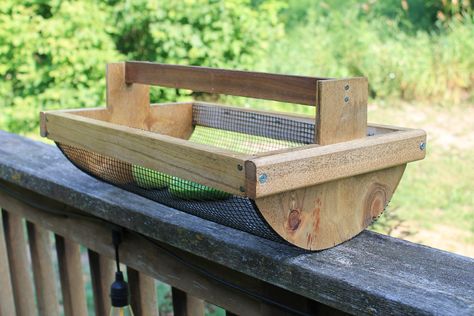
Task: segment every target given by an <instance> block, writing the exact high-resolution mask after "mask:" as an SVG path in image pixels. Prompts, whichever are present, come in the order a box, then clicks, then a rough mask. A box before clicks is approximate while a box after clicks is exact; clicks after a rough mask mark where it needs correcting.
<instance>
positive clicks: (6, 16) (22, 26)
mask: <svg viewBox="0 0 474 316" xmlns="http://www.w3.org/2000/svg"><path fill="white" fill-rule="evenodd" d="M0 25H1V27H0V76H1V77H2V78H4V80H1V81H0V95H1V96H2V98H1V100H0V102H1V103H0V108H1V112H2V113H1V114H2V115H1V116H0V129H6V130H10V131H14V132H20V133H26V132H31V131H32V130H33V129H36V128H37V127H38V112H39V111H40V110H43V109H50V108H61V107H69V108H74V107H83V106H97V105H98V104H101V103H104V95H105V94H104V89H105V81H104V80H103V78H104V69H105V66H104V65H105V63H106V62H107V61H111V60H120V59H123V57H122V56H121V55H120V54H119V53H117V51H116V50H115V45H114V42H113V41H112V39H111V38H110V37H109V36H108V35H107V33H106V30H107V29H108V28H109V25H110V24H109V21H108V16H107V13H106V12H105V11H104V6H102V5H100V4H98V3H96V2H94V1H79V2H61V1H49V2H47V1H23V3H20V4H19V3H18V1H15V0H4V1H3V2H2V5H1V6H0Z"/></svg>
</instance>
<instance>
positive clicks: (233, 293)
mask: <svg viewBox="0 0 474 316" xmlns="http://www.w3.org/2000/svg"><path fill="white" fill-rule="evenodd" d="M42 202H43V205H45V201H42ZM0 203H1V204H2V205H4V206H5V207H10V208H12V209H13V208H14V209H15V212H16V214H19V215H21V216H22V217H24V218H26V219H28V221H31V222H33V223H35V224H37V225H41V226H44V227H45V228H47V229H48V230H51V231H52V232H54V233H57V234H61V235H64V236H66V237H67V238H68V239H70V240H73V241H75V242H78V243H81V244H83V245H84V246H85V247H87V248H89V249H92V250H94V251H96V252H99V253H101V254H103V255H105V256H113V254H114V249H113V247H112V245H111V243H110V229H109V228H108V227H106V226H104V225H103V223H101V222H100V223H97V222H93V221H92V222H91V221H88V220H85V219H84V218H81V219H80V218H77V219H74V218H68V219H67V220H65V219H64V218H62V217H59V216H56V215H51V214H49V213H46V212H44V211H41V210H39V209H36V208H33V207H31V206H28V205H26V204H24V203H22V202H19V201H18V200H15V199H14V198H12V197H10V196H9V195H6V194H4V193H3V192H2V191H0ZM48 207H51V208H57V209H60V207H59V206H58V205H56V204H55V203H54V204H52V205H48ZM173 252H174V253H175V254H176V255H177V256H179V257H180V258H182V260H184V261H185V262H191V263H194V264H200V265H202V264H204V263H201V261H203V260H204V259H202V258H198V257H196V256H193V255H190V254H188V253H185V252H182V251H179V250H176V249H174V250H173ZM120 257H121V258H120V259H121V261H122V262H123V263H124V264H126V265H127V266H129V267H132V268H133V269H136V270H139V271H142V272H143V273H146V274H147V275H150V276H152V277H153V278H156V279H160V280H162V281H163V282H166V283H168V284H170V285H171V286H174V287H176V288H179V289H186V292H187V294H188V295H190V296H194V297H197V298H199V299H203V300H206V301H209V302H212V303H213V304H215V305H217V306H221V307H222V308H225V309H227V310H230V311H232V312H236V313H238V314H240V315H248V316H252V315H255V316H257V315H260V310H261V308H262V307H261V302H260V300H258V299H255V298H253V297H250V296H247V295H245V294H244V293H242V292H240V291H237V290H234V289H232V288H229V287H227V286H225V285H222V284H220V283H218V282H215V281H213V280H211V279H207V278H206V277H204V276H203V275H202V274H201V273H199V272H197V271H195V270H193V269H190V268H189V267H188V266H186V265H185V264H183V262H182V261H181V260H176V259H175V257H174V256H171V255H170V254H169V253H167V252H165V251H163V250H162V249H159V248H157V247H156V246H155V245H154V244H153V243H151V242H150V241H149V240H148V239H145V238H143V237H142V236H140V235H137V234H133V233H132V232H128V233H127V235H126V238H125V239H124V241H123V243H122V245H121V246H120ZM206 264H209V263H206ZM206 269H209V271H213V273H216V275H218V276H219V277H220V278H223V279H227V280H229V281H231V282H234V283H238V284H240V285H241V286H243V287H247V288H252V289H254V290H255V291H258V284H259V281H257V280H255V279H253V278H251V277H249V276H246V275H243V274H236V275H234V274H233V272H232V270H230V269H226V268H222V267H220V266H219V265H217V264H212V266H207V267H206ZM221 270H222V271H221ZM286 293H287V295H288V297H289V298H291V293H288V292H286ZM294 307H295V308H298V307H297V306H294ZM2 316H3V315H2Z"/></svg>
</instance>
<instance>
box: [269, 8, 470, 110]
mask: <svg viewBox="0 0 474 316" xmlns="http://www.w3.org/2000/svg"><path fill="white" fill-rule="evenodd" d="M384 3H385V2H384ZM365 10H366V9H364V7H363V6H359V5H354V6H352V7H348V8H346V9H344V10H332V9H331V10H328V11H325V12H312V13H311V12H309V13H306V14H307V17H306V19H307V22H306V23H305V24H301V25H299V26H296V27H294V28H293V29H292V30H289V32H290V33H289V36H287V40H286V41H281V42H279V43H276V45H275V46H274V47H273V48H272V50H273V51H274V52H275V56H274V59H275V60H290V61H291V62H286V63H275V62H274V61H270V63H269V64H267V66H266V68H268V69H269V70H272V71H278V72H284V73H304V74H310V75H320V76H333V77H343V76H366V77H368V78H369V83H370V89H371V96H372V97H373V98H402V99H405V100H437V101H438V102H443V101H444V102H461V101H465V100H469V98H470V97H472V96H471V93H472V90H473V88H474V55H473V54H472V51H473V49H474V40H473V39H474V19H473V17H472V16H471V15H469V14H464V15H463V16H462V17H459V18H455V19H454V18H453V19H451V20H447V21H445V22H444V23H439V24H438V25H434V26H433V27H432V30H431V31H430V32H427V31H424V30H422V29H418V30H417V31H416V32H414V31H413V28H410V29H409V30H407V31H404V29H403V28H402V27H401V26H400V25H399V23H396V22H395V20H392V19H387V18H386V17H385V16H380V15H379V16H378V17H375V16H374V17H373V18H370V19H369V18H367V14H368V13H367V12H366V11H365ZM301 38H305V39H306V40H305V41H304V42H301V41H300V39H301ZM288 47H298V49H294V50H289V49H288Z"/></svg>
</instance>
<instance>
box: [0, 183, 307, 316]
mask: <svg viewBox="0 0 474 316" xmlns="http://www.w3.org/2000/svg"><path fill="white" fill-rule="evenodd" d="M0 190H2V191H4V192H5V193H7V194H8V195H10V196H12V197H13V198H15V199H17V200H19V201H21V202H23V203H25V204H27V205H29V206H31V207H34V208H36V209H40V210H42V211H45V212H47V213H49V214H53V215H55V216H61V217H65V218H68V217H70V218H78V219H85V220H88V221H95V222H100V223H101V224H104V223H106V224H107V225H110V226H111V227H112V231H113V234H112V241H113V244H114V248H115V257H116V264H117V271H118V272H120V264H119V254H118V246H119V244H120V243H121V241H122V233H123V228H122V227H120V226H118V225H115V224H111V223H109V222H107V221H105V220H103V219H100V218H97V217H94V216H91V215H86V214H83V213H80V212H75V211H73V210H68V211H66V209H68V208H67V207H63V209H64V210H58V209H53V208H50V207H47V206H45V205H41V204H39V203H36V202H34V201H31V200H30V199H28V198H26V197H25V196H23V195H21V194H19V193H18V192H15V191H14V190H11V189H10V188H8V187H7V186H4V185H3V184H2V183H1V182H0ZM114 232H116V233H114ZM137 234H138V235H140V236H142V237H143V238H145V239H146V240H148V241H149V242H151V243H152V244H153V245H154V246H155V247H157V248H158V249H160V250H162V251H164V252H166V253H167V254H168V255H169V256H171V257H173V258H175V259H176V260H178V261H179V262H181V263H182V264H184V265H185V266H187V267H188V268H191V269H192V270H195V271H197V272H198V273H200V274H202V275H204V276H205V277H208V278H209V279H212V280H214V281H216V282H218V283H220V284H222V285H224V286H227V287H229V288H232V289H234V290H238V291H240V292H242V293H244V294H246V295H247V296H250V297H253V298H255V299H257V300H260V301H262V302H265V303H267V304H269V305H273V306H276V307H279V308H281V309H283V310H285V311H287V312H290V313H293V314H295V315H302V316H310V315H311V314H309V313H305V312H301V311H299V310H296V309H294V308H291V307H288V306H286V305H284V304H281V303H279V302H277V301H275V300H273V299H271V298H269V297H266V296H263V295H261V294H259V293H256V292H253V291H250V290H247V289H245V288H243V287H241V286H239V285H237V284H235V283H232V282H229V281H226V280H225V279H222V278H221V277H219V276H217V275H215V274H213V273H211V272H209V271H208V270H206V269H204V268H202V267H200V266H197V265H195V264H193V263H191V262H189V261H187V260H185V259H183V258H181V257H180V256H179V255H177V254H176V253H174V252H173V251H172V250H170V249H168V248H166V247H164V246H162V245H161V244H159V243H158V242H157V241H156V240H154V239H152V238H150V237H148V236H145V235H143V234H140V233H137Z"/></svg>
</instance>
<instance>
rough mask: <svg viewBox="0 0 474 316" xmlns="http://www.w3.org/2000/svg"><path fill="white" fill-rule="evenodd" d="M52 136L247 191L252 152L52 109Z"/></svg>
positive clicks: (188, 177)
mask: <svg viewBox="0 0 474 316" xmlns="http://www.w3.org/2000/svg"><path fill="white" fill-rule="evenodd" d="M46 116H47V118H48V120H49V122H48V133H49V134H48V135H49V136H48V137H49V138H50V139H53V140H55V141H57V142H59V143H64V144H68V145H71V146H75V147H79V148H84V149H86V150H90V151H93V152H96V153H99V154H102V155H105V156H109V157H115V158H117V159H119V160H121V161H124V162H128V163H132V164H137V165H141V166H143V167H146V168H150V169H154V170H157V171H160V172H164V173H168V174H173V175H174V176H177V177H180V178H183V179H186V180H191V181H195V182H197V183H201V184H203V185H207V186H211V187H214V188H216V189H220V190H223V191H226V192H229V193H234V194H239V195H242V194H243V192H241V191H240V187H244V186H245V173H244V172H243V170H238V168H237V166H238V165H239V164H240V165H243V164H244V162H245V160H246V158H247V156H245V155H240V154H237V153H235V152H232V151H228V150H225V149H220V148H217V147H213V146H207V145H201V144H195V143H191V142H189V141H186V140H182V139H178V138H174V137H170V136H166V135H161V134H157V133H152V132H148V131H142V130H138V129H133V128H129V127H126V126H118V125H115V124H111V123H107V122H102V121H98V120H92V119H88V118H85V117H80V116H77V115H71V114H66V113H56V114H53V113H47V114H46Z"/></svg>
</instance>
